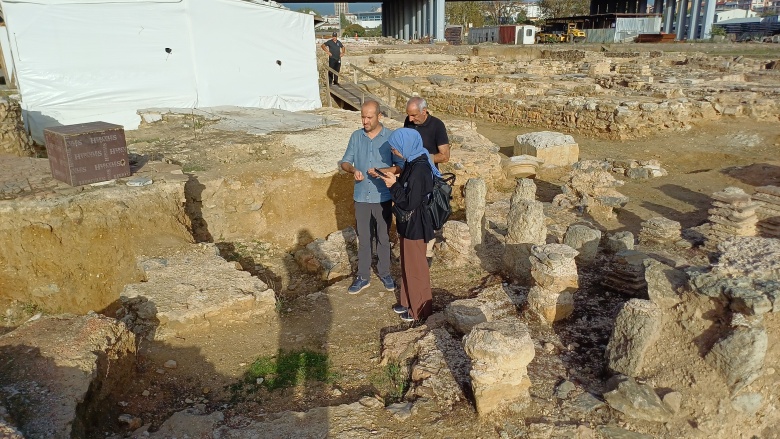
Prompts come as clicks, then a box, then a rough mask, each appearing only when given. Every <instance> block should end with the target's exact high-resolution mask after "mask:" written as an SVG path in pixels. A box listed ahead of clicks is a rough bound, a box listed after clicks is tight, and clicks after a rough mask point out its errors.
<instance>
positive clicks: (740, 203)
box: [704, 187, 758, 250]
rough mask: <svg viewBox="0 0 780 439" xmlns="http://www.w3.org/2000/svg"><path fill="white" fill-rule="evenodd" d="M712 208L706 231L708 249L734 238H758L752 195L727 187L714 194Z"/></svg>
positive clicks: (754, 204) (756, 206) (756, 205)
mask: <svg viewBox="0 0 780 439" xmlns="http://www.w3.org/2000/svg"><path fill="white" fill-rule="evenodd" d="M712 198H713V202H712V208H711V209H710V210H708V211H707V212H708V213H709V214H710V215H709V217H708V220H709V224H708V225H707V226H708V227H707V228H706V229H705V231H704V237H705V239H706V242H705V245H706V246H707V248H709V249H712V250H714V249H715V248H716V247H717V245H718V244H719V243H720V242H722V241H724V240H726V239H728V238H730V237H732V236H756V232H757V231H756V223H757V222H758V217H757V216H756V209H758V204H757V203H754V202H753V200H752V199H751V198H750V195H748V194H746V193H745V191H743V190H742V189H740V188H736V187H727V188H726V189H724V190H722V191H720V192H716V193H714V194H712Z"/></svg>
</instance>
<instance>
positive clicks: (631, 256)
mask: <svg viewBox="0 0 780 439" xmlns="http://www.w3.org/2000/svg"><path fill="white" fill-rule="evenodd" d="M648 257H649V256H648V255H647V254H645V253H642V252H639V251H636V250H623V251H621V252H618V253H616V254H615V257H614V258H613V260H612V263H613V265H612V269H611V270H609V272H607V274H606V276H604V280H603V281H602V285H604V286H605V287H606V288H609V289H610V290H613V291H617V292H619V293H623V294H625V295H628V296H632V297H638V298H640V299H646V298H647V281H646V280H645V265H644V261H645V259H647V258H648Z"/></svg>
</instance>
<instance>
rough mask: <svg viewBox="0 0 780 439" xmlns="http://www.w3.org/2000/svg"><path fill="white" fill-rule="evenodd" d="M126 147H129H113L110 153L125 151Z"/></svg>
mask: <svg viewBox="0 0 780 439" xmlns="http://www.w3.org/2000/svg"><path fill="white" fill-rule="evenodd" d="M126 149H127V148H125V147H124V146H120V147H118V148H111V149H109V150H108V153H109V154H111V155H114V154H116V153H119V152H125V150H126Z"/></svg>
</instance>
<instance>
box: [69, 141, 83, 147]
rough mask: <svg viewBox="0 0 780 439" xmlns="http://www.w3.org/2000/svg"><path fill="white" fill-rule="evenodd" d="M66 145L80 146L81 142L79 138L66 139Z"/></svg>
mask: <svg viewBox="0 0 780 439" xmlns="http://www.w3.org/2000/svg"><path fill="white" fill-rule="evenodd" d="M65 143H66V144H67V145H68V146H81V145H83V143H82V142H81V140H79V139H74V140H68V141H66V142H65Z"/></svg>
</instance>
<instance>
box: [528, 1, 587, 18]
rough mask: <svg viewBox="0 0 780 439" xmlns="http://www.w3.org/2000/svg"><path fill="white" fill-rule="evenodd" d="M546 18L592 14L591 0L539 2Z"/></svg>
mask: <svg viewBox="0 0 780 439" xmlns="http://www.w3.org/2000/svg"><path fill="white" fill-rule="evenodd" d="M539 9H540V10H541V12H542V16H543V17H544V18H560V17H574V16H576V15H587V14H589V13H590V1H589V0H539Z"/></svg>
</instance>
